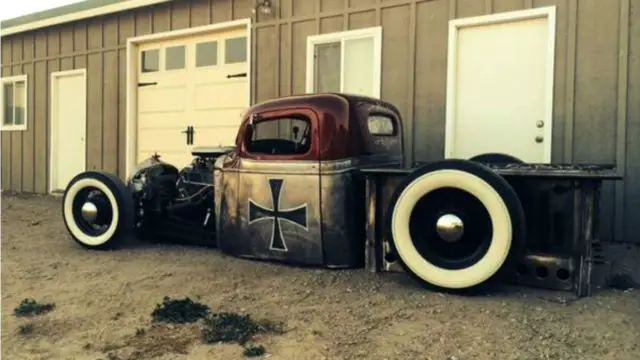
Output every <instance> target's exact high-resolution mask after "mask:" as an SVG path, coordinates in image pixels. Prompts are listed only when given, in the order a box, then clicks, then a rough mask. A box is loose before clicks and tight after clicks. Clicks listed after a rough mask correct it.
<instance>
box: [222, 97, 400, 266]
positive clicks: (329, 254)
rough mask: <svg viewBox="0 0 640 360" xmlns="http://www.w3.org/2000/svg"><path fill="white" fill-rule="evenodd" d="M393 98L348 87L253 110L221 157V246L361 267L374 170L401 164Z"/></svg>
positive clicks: (253, 254)
mask: <svg viewBox="0 0 640 360" xmlns="http://www.w3.org/2000/svg"><path fill="white" fill-rule="evenodd" d="M402 165H403V137H402V121H401V117H400V114H399V111H398V109H397V108H396V107H395V106H393V105H392V104H390V103H387V102H384V101H379V100H375V99H371V98H364V97H359V96H351V95H344V94H322V95H317V94H314V95H303V96H292V97H286V98H282V99H277V100H272V101H268V102H265V103H261V104H259V105H256V106H254V107H252V108H250V109H249V110H248V111H247V112H246V114H245V116H244V118H243V121H242V123H241V125H240V127H239V131H238V135H237V137H236V143H235V148H234V150H233V151H231V152H229V153H227V154H225V155H223V156H221V157H220V158H218V159H217V161H216V164H215V170H214V184H215V186H214V188H215V196H214V198H215V199H214V203H215V204H216V211H215V213H216V214H217V224H216V229H217V236H216V238H217V246H218V247H219V248H220V249H221V250H222V251H224V252H226V253H229V254H232V255H235V256H238V257H245V258H254V259H264V260H277V261H283V262H286V263H293V264H299V265H312V266H326V267H333V268H344V267H359V266H362V265H363V261H364V252H363V251H362V249H363V246H364V241H365V233H364V231H365V227H364V226H363V224H364V223H365V201H363V199H365V181H364V177H363V176H362V175H361V174H360V170H361V169H363V168H367V167H385V168H393V167H402Z"/></svg>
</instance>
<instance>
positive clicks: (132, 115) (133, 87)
mask: <svg viewBox="0 0 640 360" xmlns="http://www.w3.org/2000/svg"><path fill="white" fill-rule="evenodd" d="M243 26H244V27H245V28H246V29H247V84H248V86H247V104H248V105H251V91H252V86H251V85H252V82H251V81H252V72H251V71H252V68H253V67H252V66H251V65H252V53H251V44H252V39H251V19H250V18H245V19H239V20H233V21H227V22H221V23H216V24H212V25H204V26H198V27H193V28H187V29H181V30H175V31H166V32H161V33H156V34H150V35H143V36H138V37H133V38H129V39H127V55H126V56H127V61H126V64H127V65H126V66H127V71H126V72H127V76H126V88H127V91H126V99H127V101H126V128H125V138H126V139H127V142H126V148H125V174H124V175H125V177H126V178H129V177H130V176H131V175H132V173H133V170H134V169H135V166H136V165H137V159H136V153H137V140H138V111H137V110H138V86H137V84H138V56H137V53H138V52H137V49H138V45H140V44H144V43H148V42H152V41H158V40H170V39H175V38H178V37H182V36H193V35H199V34H206V33H213V32H218V31H224V30H228V29H233V28H240V27H243ZM185 165H187V164H185Z"/></svg>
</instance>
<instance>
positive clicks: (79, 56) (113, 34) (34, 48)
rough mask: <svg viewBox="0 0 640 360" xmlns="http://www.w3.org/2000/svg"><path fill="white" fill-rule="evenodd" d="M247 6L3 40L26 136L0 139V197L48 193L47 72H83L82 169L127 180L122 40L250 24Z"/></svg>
mask: <svg viewBox="0 0 640 360" xmlns="http://www.w3.org/2000/svg"><path fill="white" fill-rule="evenodd" d="M251 6H252V0H233V1H232V0H192V1H175V2H170V3H163V4H159V5H155V6H151V7H145V8H140V9H135V10H132V11H126V12H122V13H118V14H111V15H105V16H101V17H97V18H92V19H87V20H81V21H76V22H72V23H67V24H61V25H57V26H52V27H48V28H43V29H36V30H33V31H29V32H25V33H19V34H15V35H9V36H6V37H2V53H1V60H2V76H3V77H5V76H13V75H21V74H27V77H28V79H27V81H28V109H27V116H28V119H27V131H2V139H1V140H2V188H3V190H11V191H16V192H36V193H46V192H47V190H48V188H49V151H50V150H49V146H50V145H49V142H50V139H49V138H50V126H49V121H50V118H49V116H50V106H51V104H50V96H51V94H50V86H51V84H50V82H51V77H50V75H51V73H52V72H56V71H63V70H71V69H81V68H86V69H87V137H86V139H87V164H86V166H87V169H88V170H104V171H108V172H113V173H117V174H119V175H121V176H124V175H123V174H125V154H124V151H125V111H126V98H125V97H126V41H127V39H128V38H131V37H134V36H140V35H148V34H153V33H158V32H164V31H169V30H177V29H184V28H188V27H195V26H201V25H208V24H212V23H216V22H223V21H230V20H235V19H241V18H248V17H250V16H251ZM62 136H63V138H64V134H62Z"/></svg>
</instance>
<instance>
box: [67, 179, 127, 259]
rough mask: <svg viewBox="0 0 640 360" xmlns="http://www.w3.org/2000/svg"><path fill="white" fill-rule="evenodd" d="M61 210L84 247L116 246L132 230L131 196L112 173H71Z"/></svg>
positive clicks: (71, 231)
mask: <svg viewBox="0 0 640 360" xmlns="http://www.w3.org/2000/svg"><path fill="white" fill-rule="evenodd" d="M62 214H63V218H64V223H65V226H66V227H67V230H68V231H69V233H70V234H71V236H72V237H73V239H74V240H75V241H76V242H77V243H78V244H80V245H81V246H83V247H85V248H90V249H97V250H103V249H113V248H116V247H119V246H120V245H122V243H123V241H124V240H125V239H126V238H127V236H129V235H130V234H131V231H132V230H133V221H134V205H133V199H132V197H131V194H130V193H129V191H128V190H127V188H126V187H125V185H124V183H123V182H122V181H121V180H120V179H119V178H117V177H116V176H114V175H112V174H107V173H103V172H97V171H88V172H84V173H81V174H79V175H77V176H76V177H74V178H73V179H72V180H71V181H70V182H69V185H68V186H67V189H66V190H65V192H64V197H63V200H62Z"/></svg>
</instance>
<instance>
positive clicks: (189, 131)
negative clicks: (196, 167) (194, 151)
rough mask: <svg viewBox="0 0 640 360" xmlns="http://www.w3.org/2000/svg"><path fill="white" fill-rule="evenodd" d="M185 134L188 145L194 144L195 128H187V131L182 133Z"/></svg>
mask: <svg viewBox="0 0 640 360" xmlns="http://www.w3.org/2000/svg"><path fill="white" fill-rule="evenodd" d="M181 132H182V133H183V134H187V145H192V144H193V126H191V125H189V126H187V129H186V130H183V131H181Z"/></svg>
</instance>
